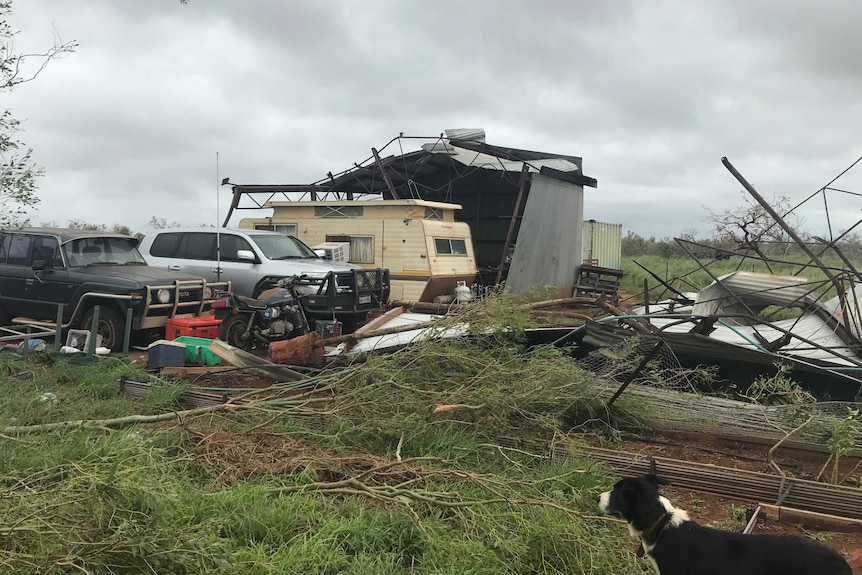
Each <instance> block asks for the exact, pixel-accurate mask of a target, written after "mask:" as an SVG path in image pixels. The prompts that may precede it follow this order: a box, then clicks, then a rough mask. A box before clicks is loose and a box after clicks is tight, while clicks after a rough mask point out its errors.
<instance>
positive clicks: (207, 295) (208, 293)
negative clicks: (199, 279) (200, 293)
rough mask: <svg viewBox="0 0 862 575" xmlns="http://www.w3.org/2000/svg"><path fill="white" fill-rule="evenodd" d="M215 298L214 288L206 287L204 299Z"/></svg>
mask: <svg viewBox="0 0 862 575" xmlns="http://www.w3.org/2000/svg"><path fill="white" fill-rule="evenodd" d="M212 298H213V288H210V287H205V288H204V299H212Z"/></svg>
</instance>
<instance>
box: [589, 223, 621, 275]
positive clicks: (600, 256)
mask: <svg viewBox="0 0 862 575" xmlns="http://www.w3.org/2000/svg"><path fill="white" fill-rule="evenodd" d="M622 239H623V225H622V224H609V223H606V222H597V221H596V220H586V221H585V222H584V239H583V259H584V262H583V263H584V264H586V265H592V266H598V267H602V268H608V269H612V270H618V269H622V263H621V260H622Z"/></svg>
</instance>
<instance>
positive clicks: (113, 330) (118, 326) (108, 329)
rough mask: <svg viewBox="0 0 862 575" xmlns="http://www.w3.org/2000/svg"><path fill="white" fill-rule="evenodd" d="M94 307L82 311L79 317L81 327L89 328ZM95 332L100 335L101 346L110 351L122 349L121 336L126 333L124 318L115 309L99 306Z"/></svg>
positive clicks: (91, 323)
mask: <svg viewBox="0 0 862 575" xmlns="http://www.w3.org/2000/svg"><path fill="white" fill-rule="evenodd" d="M93 313H94V308H90V309H88V310H87V311H86V312H84V317H82V318H81V329H90V326H91V325H93ZM96 331H97V333H99V335H101V336H102V347H107V348H108V349H110V350H111V351H123V337H124V336H125V335H126V320H125V319H123V317H122V316H121V315H120V314H119V312H117V311H116V310H114V309H112V308H109V307H107V306H104V305H103V306H100V307H99V325H98V327H97V328H96Z"/></svg>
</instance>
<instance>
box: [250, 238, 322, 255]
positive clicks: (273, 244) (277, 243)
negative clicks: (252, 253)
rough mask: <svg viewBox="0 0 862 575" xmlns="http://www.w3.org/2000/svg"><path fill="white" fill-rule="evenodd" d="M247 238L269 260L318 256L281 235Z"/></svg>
mask: <svg viewBox="0 0 862 575" xmlns="http://www.w3.org/2000/svg"><path fill="white" fill-rule="evenodd" d="M249 237H250V238H251V239H252V241H253V242H254V243H256V244H257V246H258V247H259V248H260V251H262V252H263V255H265V256H266V257H267V258H269V259H271V260H294V259H306V258H315V259H317V258H318V256H317V254H316V253H314V252H313V251H312V250H311V248H310V247H308V246H307V245H305V244H304V243H302V242H301V241H300V240H298V239H296V238H295V237H293V236H287V235H281V234H271V235H270V234H250V235H249Z"/></svg>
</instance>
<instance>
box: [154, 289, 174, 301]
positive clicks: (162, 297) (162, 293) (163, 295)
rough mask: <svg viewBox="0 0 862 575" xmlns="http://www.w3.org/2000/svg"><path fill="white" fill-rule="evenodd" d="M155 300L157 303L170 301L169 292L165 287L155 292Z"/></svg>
mask: <svg viewBox="0 0 862 575" xmlns="http://www.w3.org/2000/svg"><path fill="white" fill-rule="evenodd" d="M156 301H158V302H159V303H168V302H169V301H171V292H170V291H169V290H166V289H160V290H159V291H157V292H156Z"/></svg>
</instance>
